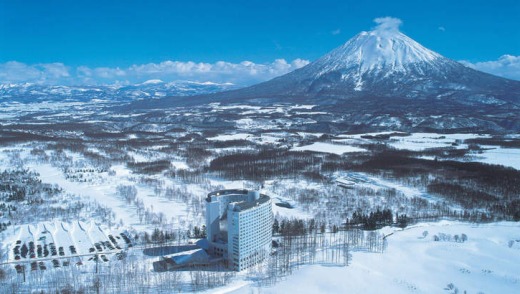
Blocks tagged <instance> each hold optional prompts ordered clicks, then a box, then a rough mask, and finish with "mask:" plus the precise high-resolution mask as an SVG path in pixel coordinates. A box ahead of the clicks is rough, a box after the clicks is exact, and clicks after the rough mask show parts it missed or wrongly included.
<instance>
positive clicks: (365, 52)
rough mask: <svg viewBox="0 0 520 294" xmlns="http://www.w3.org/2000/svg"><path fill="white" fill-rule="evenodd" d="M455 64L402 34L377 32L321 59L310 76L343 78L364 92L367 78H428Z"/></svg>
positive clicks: (369, 33)
mask: <svg viewBox="0 0 520 294" xmlns="http://www.w3.org/2000/svg"><path fill="white" fill-rule="evenodd" d="M451 63H452V62H451V61H449V60H446V59H445V58H443V57H442V56H441V55H439V54H437V53H435V52H433V51H431V50H428V49H426V48H425V47H423V46H422V45H421V44H419V43H417V42H415V41H414V40H412V39H411V38H409V37H408V36H406V35H404V34H403V33H401V32H398V31H395V32H394V31H388V30H374V31H370V32H361V33H359V34H358V35H357V36H355V37H354V38H352V39H350V40H349V41H348V42H346V43H345V44H344V45H343V46H341V47H339V48H336V49H335V50H333V51H332V52H330V53H329V54H327V55H325V56H323V57H322V58H320V59H318V60H317V61H316V62H314V63H312V64H311V65H309V66H308V68H307V69H306V73H310V74H311V75H314V79H316V80H317V79H319V78H321V77H322V76H326V75H328V74H330V73H339V74H341V76H340V78H341V80H342V81H350V82H352V83H354V84H355V87H354V90H358V91H359V90H362V89H363V82H364V78H368V77H370V76H372V77H377V78H379V79H382V78H388V77H391V76H392V75H396V74H399V75H401V76H404V75H406V74H410V75H417V76H420V75H424V74H425V73H426V71H427V70H435V71H437V72H442V71H443V69H444V68H445V66H446V65H448V66H452V64H451Z"/></svg>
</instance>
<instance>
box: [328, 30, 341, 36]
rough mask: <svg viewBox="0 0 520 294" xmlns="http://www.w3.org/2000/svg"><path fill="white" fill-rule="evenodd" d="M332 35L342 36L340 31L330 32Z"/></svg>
mask: <svg viewBox="0 0 520 294" xmlns="http://www.w3.org/2000/svg"><path fill="white" fill-rule="evenodd" d="M330 33H331V34H332V35H334V36H336V35H339V34H341V30H340V29H335V30H333V31H332V32H330Z"/></svg>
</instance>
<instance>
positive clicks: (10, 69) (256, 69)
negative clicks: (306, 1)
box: [0, 59, 309, 85]
mask: <svg viewBox="0 0 520 294" xmlns="http://www.w3.org/2000/svg"><path fill="white" fill-rule="evenodd" d="M308 63H309V61H308V60H303V59H295V60H293V61H292V62H287V61H286V60H285V59H276V60H275V61H273V62H272V63H266V64H258V63H254V62H251V61H243V62H240V63H231V62H226V61H218V62H215V63H204V62H193V61H187V62H183V61H171V60H167V61H163V62H160V63H147V64H135V65H131V66H129V67H127V68H119V67H115V68H112V67H95V68H91V67H87V66H79V67H76V68H71V67H68V66H65V65H64V64H62V63H47V64H35V65H28V64H25V63H21V62H16V61H11V62H6V63H3V64H0V83H22V82H29V83H40V84H114V83H142V82H144V81H146V80H150V79H161V80H163V81H167V82H168V81H175V80H193V81H213V82H232V83H235V84H238V85H249V84H253V83H258V82H262V81H265V80H268V79H272V78H274V77H277V76H279V75H282V74H285V73H288V72H290V71H293V70H295V69H298V68H300V67H303V66H305V65H307V64H308Z"/></svg>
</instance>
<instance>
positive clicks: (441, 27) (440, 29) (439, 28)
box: [437, 26, 446, 32]
mask: <svg viewBox="0 0 520 294" xmlns="http://www.w3.org/2000/svg"><path fill="white" fill-rule="evenodd" d="M437 29H438V30H439V31H441V32H445V31H446V28H445V27H443V26H440V27H438V28H437Z"/></svg>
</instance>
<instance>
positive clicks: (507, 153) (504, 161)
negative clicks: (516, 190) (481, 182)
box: [471, 146, 520, 170]
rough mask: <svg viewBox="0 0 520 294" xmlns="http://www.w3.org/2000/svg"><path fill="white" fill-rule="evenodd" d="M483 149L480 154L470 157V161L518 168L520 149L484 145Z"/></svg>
mask: <svg viewBox="0 0 520 294" xmlns="http://www.w3.org/2000/svg"><path fill="white" fill-rule="evenodd" d="M484 149H485V150H484V151H483V152H482V153H481V154H477V155H475V156H474V157H472V158H471V161H478V162H483V163H489V164H499V165H503V166H508V167H512V168H515V169H518V170H520V149H518V148H502V147H497V146H492V147H488V146H484Z"/></svg>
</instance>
